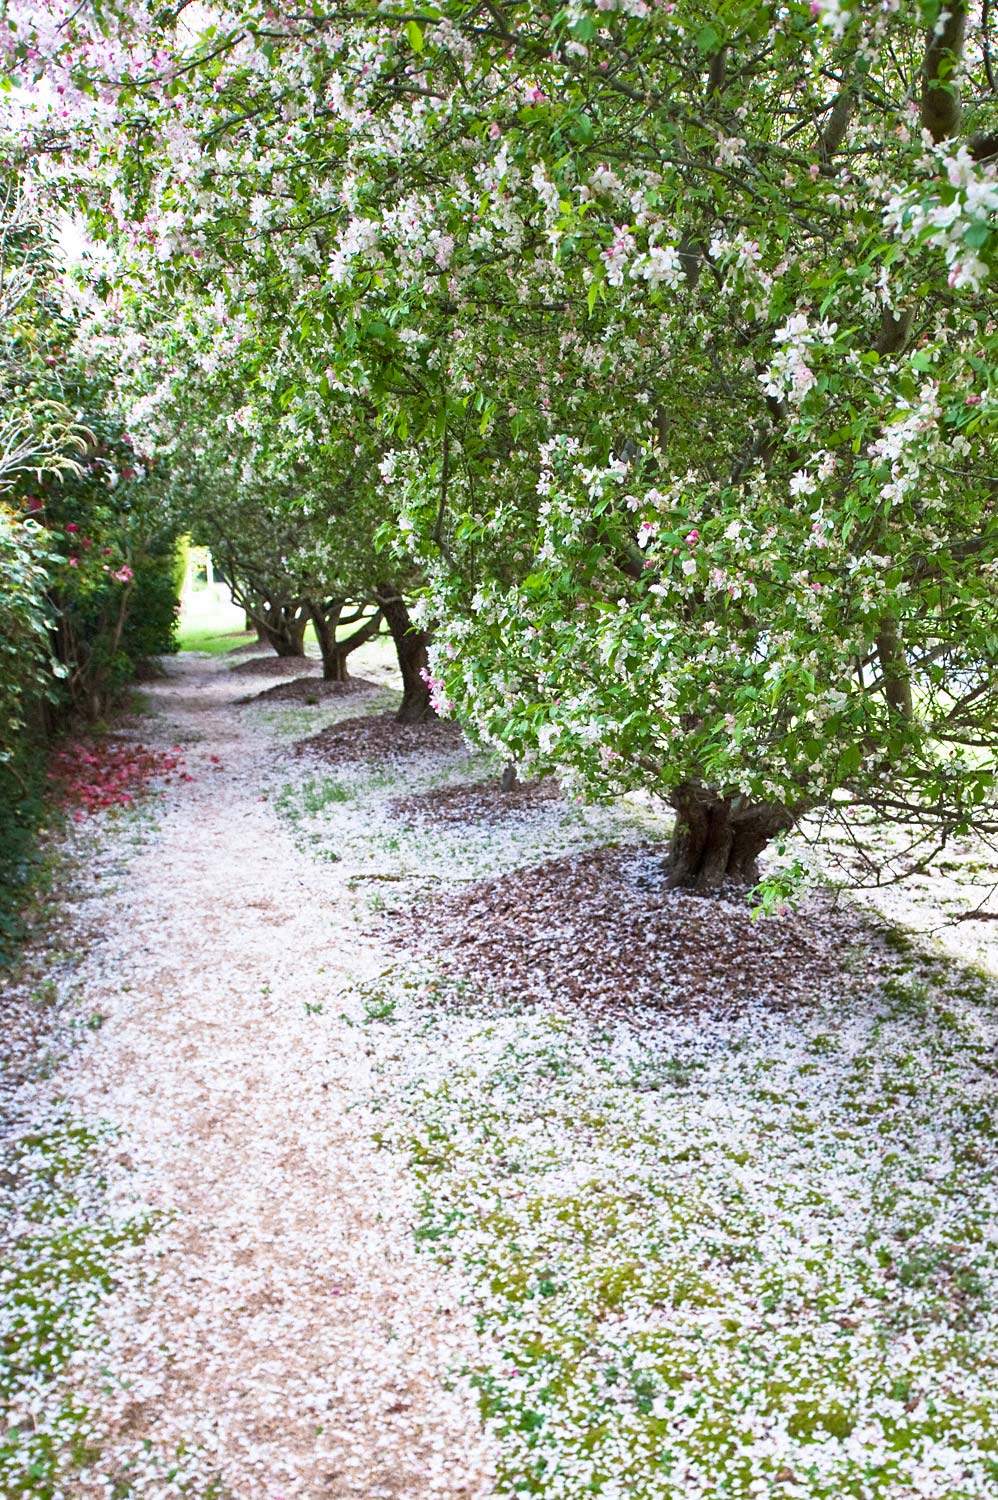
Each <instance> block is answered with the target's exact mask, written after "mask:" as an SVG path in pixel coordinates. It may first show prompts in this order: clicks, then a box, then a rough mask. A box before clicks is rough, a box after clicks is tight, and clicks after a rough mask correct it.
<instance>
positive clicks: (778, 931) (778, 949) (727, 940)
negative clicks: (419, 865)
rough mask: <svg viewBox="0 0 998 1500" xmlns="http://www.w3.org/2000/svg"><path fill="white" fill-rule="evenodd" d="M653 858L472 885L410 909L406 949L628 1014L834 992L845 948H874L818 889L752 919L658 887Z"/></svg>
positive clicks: (538, 998)
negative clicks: (785, 910)
mask: <svg viewBox="0 0 998 1500" xmlns="http://www.w3.org/2000/svg"><path fill="white" fill-rule="evenodd" d="M664 853H665V850H664V846H663V845H661V844H642V845H630V846H624V847H620V848H603V849H599V850H597V851H595V852H594V853H583V854H573V855H569V856H568V857H566V858H562V859H554V860H550V861H548V862H547V863H545V864H542V865H536V866H533V867H531V868H528V869H525V870H516V871H514V872H512V873H511V874H507V875H502V876H500V877H498V878H496V879H492V880H482V881H478V882H476V883H475V884H474V885H472V886H470V887H468V888H467V889H466V890H464V891H462V892H461V893H459V894H456V895H452V896H445V897H439V898H437V899H435V900H434V901H433V902H432V903H426V904H424V905H422V906H421V907H420V908H419V909H418V911H416V912H415V913H414V914H413V916H412V917H411V918H410V919H409V920H410V921H411V922H412V924H413V928H414V933H415V945H416V949H417V952H418V953H419V954H420V955H421V956H424V957H434V958H438V959H442V960H443V962H444V964H445V967H447V968H449V969H451V970H452V971H454V972H460V973H463V974H467V975H472V974H473V975H474V976H475V979H476V982H477V983H478V984H479V985H481V986H482V987H484V988H490V989H491V990H492V991H493V992H495V993H498V994H502V995H506V996H509V997H510V998H514V999H520V1000H524V1001H527V1002H528V1003H538V1002H553V1003H555V1004H557V1005H564V1006H566V1007H571V1008H573V1009H575V1008H577V1007H581V1006H584V1007H585V1010H586V1012H587V1013H590V1014H591V1013H592V1012H593V1011H595V1012H597V1013H606V1012H609V1013H611V1014H612V1013H614V1012H618V1013H623V1014H626V1015H628V1016H629V1017H630V1018H631V1019H633V1018H634V1015H635V1012H636V1011H638V1010H640V1009H641V1008H647V1009H650V1010H652V1011H657V1012H661V1011H668V1012H685V1013H698V1012H702V1011H704V1010H707V1009H709V1010H711V1011H714V1012H717V1011H721V1012H724V1013H727V1014H732V1013H737V1012H739V1011H740V1010H743V1009H744V1008H746V1007H747V1006H748V1005H750V1004H753V1003H759V1002H762V1003H764V1004H766V1005H769V1006H772V1007H774V1008H777V1009H791V1008H793V1007H795V1006H797V1005H799V1004H807V1003H809V1002H811V1001H814V1000H816V999H818V998H820V997H821V996H823V995H828V994H830V993H833V992H834V993H836V994H838V995H842V993H843V980H844V976H843V967H842V964H843V957H844V955H845V954H846V953H847V950H849V949H850V948H854V949H855V948H857V947H862V948H871V947H875V946H879V945H880V939H879V938H878V935H877V933H876V932H875V930H873V929H872V928H871V927H870V925H869V924H868V923H867V922H865V921H864V919H863V918H862V917H861V916H859V915H858V914H856V913H855V912H853V911H851V910H849V909H847V908H840V907H837V906H835V904H834V901H833V899H832V897H831V896H830V895H828V894H826V893H823V892H822V893H816V894H814V895H812V896H811V897H809V899H808V901H807V902H806V904H805V905H804V906H803V907H802V908H801V910H800V911H799V912H796V913H789V914H788V915H786V916H782V917H771V918H767V919H754V918H753V917H752V914H751V908H750V903H749V901H748V900H747V899H746V894H745V893H744V892H742V891H735V890H729V891H726V892H722V893H721V894H719V895H715V896H709V897H705V896H698V895H694V894H692V893H689V892H685V891H673V890H669V889H667V887H666V883H665V877H664V873H663V857H664ZM402 920H404V917H403V915H402V914H400V913H397V912H396V913H393V917H392V921H393V923H398V922H399V921H402ZM847 982H848V977H847Z"/></svg>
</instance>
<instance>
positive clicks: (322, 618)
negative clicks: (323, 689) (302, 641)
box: [308, 599, 350, 682]
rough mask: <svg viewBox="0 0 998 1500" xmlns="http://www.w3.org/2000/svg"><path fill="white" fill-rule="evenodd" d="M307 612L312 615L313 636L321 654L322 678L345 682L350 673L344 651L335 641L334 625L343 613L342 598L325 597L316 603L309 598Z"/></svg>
mask: <svg viewBox="0 0 998 1500" xmlns="http://www.w3.org/2000/svg"><path fill="white" fill-rule="evenodd" d="M308 612H309V614H310V615H311V616H312V624H313V625H314V626H315V638H316V640H317V641H318V642H319V651H320V652H321V654H322V676H323V678H324V680H325V681H326V682H346V680H347V678H348V677H349V675H350V674H349V672H348V671H347V658H346V652H345V651H341V650H340V649H339V648H338V646H337V643H336V627H337V625H338V624H339V621H340V615H341V614H342V613H343V600H342V599H326V600H323V601H322V603H317V602H316V601H315V600H314V599H310V600H309V603H308Z"/></svg>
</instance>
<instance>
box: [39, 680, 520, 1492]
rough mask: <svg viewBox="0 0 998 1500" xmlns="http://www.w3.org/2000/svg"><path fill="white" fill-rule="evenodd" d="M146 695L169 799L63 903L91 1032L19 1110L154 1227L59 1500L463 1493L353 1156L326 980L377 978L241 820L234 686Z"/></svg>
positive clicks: (432, 1352)
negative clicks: (87, 1458)
mask: <svg viewBox="0 0 998 1500" xmlns="http://www.w3.org/2000/svg"><path fill="white" fill-rule="evenodd" d="M168 672H169V675H168V677H167V679H166V680H165V681H163V682H160V683H157V684H155V685H154V686H153V687H152V689H151V690H150V691H151V694H152V697H153V702H154V705H155V711H156V715H155V717H153V718H150V719H144V720H142V722H141V723H140V724H139V725H138V726H137V733H138V734H139V735H140V736H141V738H142V740H143V741H144V742H145V743H158V742H159V741H161V740H162V741H163V742H166V743H173V742H175V741H176V742H179V743H181V744H184V745H185V747H186V750H185V754H186V760H185V766H186V769H187V770H188V771H189V772H190V773H191V775H192V776H193V780H192V781H191V782H189V783H187V784H185V785H183V786H182V787H176V788H174V789H172V790H171V791H170V792H169V793H168V794H167V796H166V798H165V801H164V803H163V806H162V808H161V810H160V812H159V813H158V814H157V829H156V832H155V833H154V834H153V835H152V837H151V839H150V840H149V842H148V843H147V845H146V847H144V848H142V849H140V850H139V851H138V852H137V853H132V854H131V855H130V857H129V858H128V859H127V860H126V863H125V866H124V868H123V871H122V878H121V879H120V881H119V882H118V884H117V887H116V888H111V887H109V885H108V883H107V882H106V881H102V882H101V883H100V884H99V885H97V886H95V894H94V895H92V896H91V897H89V898H88V899H86V900H84V901H83V902H82V903H80V905H79V908H78V911H77V915H76V920H77V921H78V922H79V924H80V931H81V932H83V931H89V932H91V933H94V932H96V933H97V938H96V941H95V942H93V945H92V946H91V948H90V950H89V952H88V953H87V955H86V957H85V958H84V960H83V963H82V965H81V966H79V967H77V969H76V971H75V973H74V975H73V986H74V990H75V991H76V992H77V997H78V998H79V999H81V1000H82V1003H83V1004H84V1006H85V1007H86V1009H87V1010H88V1011H90V1012H94V1013H98V1014H99V1015H100V1016H102V1017H103V1023H102V1024H101V1026H100V1029H99V1031H97V1032H96V1034H95V1036H94V1038H93V1040H92V1041H88V1042H87V1044H86V1045H85V1046H84V1047H82V1048H81V1049H79V1050H78V1051H76V1052H75V1053H73V1054H72V1055H71V1057H70V1059H69V1060H68V1062H67V1063H66V1064H65V1065H64V1067H63V1068H61V1069H60V1071H59V1073H58V1076H57V1078H56V1079H55V1080H52V1081H49V1082H46V1083H42V1084H38V1085H35V1086H34V1087H35V1090H36V1095H37V1098H36V1103H37V1105H38V1108H39V1110H43V1109H44V1108H46V1107H48V1108H51V1101H52V1098H53V1091H54V1090H57V1092H58V1095H59V1096H60V1098H61V1099H62V1100H64V1101H66V1103H67V1104H68V1107H69V1108H70V1110H71V1111H72V1112H73V1113H74V1115H76V1116H78V1117H81V1118H93V1119H97V1118H99V1119H101V1120H106V1121H110V1122H112V1124H113V1125H115V1126H117V1127H119V1128H120V1131H121V1135H120V1139H119V1141H118V1143H117V1148H116V1154H115V1158H114V1162H113V1164H112V1169H111V1172H110V1176H109V1179H108V1187H107V1190H108V1193H109V1195H110V1198H111V1200H112V1201H117V1202H118V1203H119V1204H120V1203H122V1202H125V1203H133V1204H134V1205H136V1206H137V1207H138V1206H140V1207H141V1208H142V1209H143V1210H144V1211H148V1210H152V1211H153V1212H156V1211H159V1210H162V1211H164V1212H165V1214H166V1215H167V1216H168V1218H167V1219H166V1220H164V1226H163V1228H162V1229H160V1230H159V1231H157V1232H156V1233H155V1234H154V1235H153V1236H152V1237H151V1238H149V1239H146V1240H145V1241H143V1243H142V1244H141V1245H139V1246H137V1247H136V1248H135V1249H134V1251H133V1252H132V1254H131V1256H130V1257H123V1258H122V1261H121V1264H119V1265H117V1266H116V1267H115V1281H116V1286H115V1289H114V1291H113V1293H112V1294H111V1295H110V1296H109V1297H108V1298H107V1301H106V1305H105V1307H104V1309H103V1311H102V1313H101V1316H100V1319H99V1323H98V1330H97V1334H96V1336H89V1337H88V1339H87V1341H86V1342H85V1345H84V1348H83V1350H82V1352H81V1353H80V1354H79V1356H78V1363H77V1366H76V1368H75V1370H74V1377H73V1388H74V1389H75V1391H76V1393H77V1395H78V1396H79V1397H80V1398H81V1399H82V1400H83V1401H85V1402H87V1403H88V1404H89V1405H90V1406H91V1408H92V1411H93V1414H94V1415H93V1425H94V1427H95V1429H96V1431H97V1432H98V1433H100V1434H101V1435H102V1444H101V1446H102V1448H103V1455H102V1457H101V1458H100V1459H99V1460H95V1462H94V1463H93V1465H92V1467H91V1468H90V1469H89V1470H88V1469H86V1468H84V1469H83V1470H82V1471H81V1473H80V1476H79V1479H78V1480H75V1479H74V1481H73V1487H72V1488H70V1489H67V1490H66V1491H65V1494H66V1496H67V1500H77V1497H83V1496H87V1497H89V1496H97V1495H101V1496H104V1495H110V1494H112V1493H113V1494H115V1495H117V1494H119V1493H128V1494H129V1495H132V1494H134V1495H136V1496H138V1497H140V1500H154V1497H158V1496H164V1497H165V1496H168V1495H174V1494H180V1493H183V1494H188V1495H195V1496H197V1497H198V1500H200V1497H201V1496H202V1495H204V1496H206V1497H207V1496H214V1495H218V1496H224V1497H225V1500H339V1497H347V1496H351V1497H352V1496H364V1497H365V1500H378V1497H399V1500H402V1497H405V1500H410V1497H411V1500H423V1497H427V1500H430V1497H447V1500H472V1497H481V1496H486V1495H488V1494H490V1493H491V1483H490V1477H489V1476H490V1470H491V1458H490V1454H489V1451H488V1448H487V1443H486V1440H485V1439H484V1437H483V1436H482V1433H481V1430H480V1425H479V1420H478V1415H477V1409H476V1403H475V1399H474V1396H473V1394H472V1393H471V1392H470V1390H468V1389H466V1388H465V1387H464V1385H463V1384H462V1383H461V1381H460V1380H458V1379H457V1378H456V1377H454V1376H452V1375H451V1374H450V1373H449V1372H450V1371H452V1370H454V1369H456V1368H457V1367H458V1366H460V1365H461V1363H462V1360H463V1358H464V1356H465V1354H466V1353H467V1352H468V1351H469V1350H470V1348H471V1346H472V1340H473V1334H472V1333H471V1330H470V1328H469V1324H468V1318H467V1315H466V1314H465V1313H463V1312H462V1311H461V1310H460V1308H459V1306H458V1288H457V1287H456V1286H455V1285H454V1284H451V1283H450V1282H448V1280H447V1279H446V1273H445V1272H441V1271H440V1270H439V1269H437V1268H435V1267H434V1266H433V1265H432V1264H431V1262H430V1261H429V1260H428V1259H427V1258H425V1257H420V1256H419V1255H418V1254H417V1252H416V1251H415V1250H414V1248H413V1243H414V1242H413V1237H412V1223H413V1215H414V1207H413V1204H412V1202H411V1189H410V1188H409V1187H408V1186H407V1185H406V1181H405V1179H404V1177H403V1174H402V1171H401V1168H400V1167H399V1166H398V1164H397V1163H396V1161H395V1160H394V1158H393V1157H392V1156H391V1155H390V1154H389V1153H388V1152H387V1151H379V1150H378V1149H377V1147H376V1145H375V1144H374V1140H373V1138H374V1135H375V1132H376V1129H377V1121H376V1120H375V1119H373V1118H371V1117H370V1115H369V1106H368V1103H367V1101H368V1099H369V1097H370V1088H369V1068H370V1051H371V1044H370V1030H369V1028H365V1026H364V1024H363V1015H362V1014H361V1013H358V1012H357V1010H356V1002H355V1001H352V1000H351V999H350V998H349V994H348V980H349V978H352V977H356V976H357V975H362V974H366V973H370V972H372V971H374V970H376V969H377V968H378V967H379V966H380V965H382V964H383V963H384V962H385V961H386V958H387V956H388V955H386V954H385V953H383V952H379V951H378V950H377V949H376V948H374V947H372V945H371V941H370V939H367V938H363V937H362V936H361V935H360V933H359V931H358V929H357V927H356V924H355V922H354V920H353V917H352V915H351V910H350V901H349V899H348V893H347V892H346V890H345V887H344V880H343V876H342V875H341V874H340V873H339V872H338V871H337V870H336V867H335V866H333V865H322V864H320V863H314V862H312V861H311V860H310V859H309V858H308V856H307V855H306V854H304V853H302V852H300V851H299V850H298V849H296V847H295V845H294V842H293V840H292V838H291V837H290V835H289V833H288V832H287V830H286V827H285V826H284V825H282V823H281V822H280V821H279V820H278V818H277V815H276V814H275V812H274V811H273V809H272V806H271V803H270V801H269V800H265V799H264V797H263V796H262V795H261V788H266V787H268V786H270V787H271V788H273V786H274V783H275V773H274V772H273V770H272V769H271V764H272V761H273V759H274V755H273V748H274V742H273V738H272V732H271V731H269V730H268V728H267V725H266V722H265V721H263V720H261V717H260V716H258V715H257V714H255V713H254V712H253V711H252V710H249V711H248V710H239V709H237V708H234V707H233V702H234V700H235V699H236V698H237V697H239V696H241V695H242V694H244V693H245V678H240V676H239V674H233V673H232V672H231V671H230V670H229V669H228V667H227V665H226V664H225V662H224V660H223V661H221V662H219V661H208V660H204V659H201V658H197V657H187V658H183V657H182V658H179V659H177V660H176V661H173V662H171V663H170V664H169V667H168ZM282 755H283V751H282ZM213 757H217V758H218V760H220V762H221V764H216V763H215V761H214V760H213ZM280 774H281V771H280V770H279V771H278V776H280ZM92 1351H96V1352H92ZM108 1371H110V1372H111V1374H110V1376H109V1375H108V1374H107V1372H108ZM178 1455H180V1461H179V1467H178V1463H177V1460H178ZM171 1466H173V1467H178V1472H179V1477H178V1476H177V1475H174V1476H173V1477H172V1478H171V1477H170V1469H171ZM123 1477H124V1478H127V1482H128V1484H129V1485H130V1486H131V1487H130V1488H128V1489H127V1491H125V1490H121V1489H113V1488H112V1482H113V1481H115V1480H118V1481H119V1482H120V1481H121V1479H122V1478H123ZM213 1486H215V1487H214V1488H213Z"/></svg>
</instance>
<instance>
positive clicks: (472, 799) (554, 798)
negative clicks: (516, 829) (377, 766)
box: [388, 776, 562, 824]
mask: <svg viewBox="0 0 998 1500" xmlns="http://www.w3.org/2000/svg"><path fill="white" fill-rule="evenodd" d="M561 800H562V796H561V788H560V787H559V786H558V783H557V781H556V780H555V779H554V777H553V776H545V777H543V778H541V779H540V780H537V781H518V782H517V783H516V784H515V785H514V786H512V787H510V788H509V790H508V791H504V790H503V786H502V781H501V779H500V778H499V777H498V776H497V777H495V779H494V780H490V781H463V782H461V783H460V784H459V785H457V786H438V787H433V788H432V790H430V791H428V792H419V793H417V794H416V795H414V796H411V797H393V798H392V800H391V802H389V804H388V808H389V811H390V812H391V813H392V814H393V815H394V816H395V817H397V818H401V819H403V820H404V821H405V822H411V823H424V824H434V823H487V824H493V823H507V822H514V823H515V822H517V821H522V820H523V819H526V818H530V817H532V816H533V815H534V814H535V813H536V812H537V810H538V809H539V808H542V807H544V806H547V805H549V804H550V803H552V802H559V801H561Z"/></svg>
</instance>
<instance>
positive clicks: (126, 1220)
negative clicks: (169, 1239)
mask: <svg viewBox="0 0 998 1500" xmlns="http://www.w3.org/2000/svg"><path fill="white" fill-rule="evenodd" d="M116 1140H117V1133H116V1132H115V1131H114V1130H113V1129H111V1128H110V1127H108V1126H105V1125H100V1124H97V1125H94V1124H83V1123H81V1122H80V1121H77V1120H74V1119H73V1118H71V1117H69V1116H67V1117H65V1118H63V1119H56V1120H53V1121H52V1122H51V1123H50V1125H49V1126H48V1128H47V1129H44V1130H42V1131H36V1132H35V1133H33V1134H30V1135H27V1136H23V1137H21V1139H20V1140H18V1141H15V1142H14V1143H13V1144H12V1145H8V1147H7V1148H6V1150H5V1152H4V1157H3V1167H4V1170H3V1174H2V1178H3V1182H4V1183H5V1184H8V1185H13V1186H12V1190H11V1187H10V1186H8V1189H7V1192H6V1193H5V1196H9V1197H10V1198H11V1199H16V1203H17V1208H18V1210H19V1214H20V1219H21V1225H22V1228H21V1230H20V1232H19V1234H18V1236H17V1238H16V1239H15V1240H14V1241H13V1243H10V1244H8V1245H7V1246H6V1247H5V1254H4V1259H3V1270H2V1272H0V1284H2V1288H3V1297H2V1305H3V1312H2V1315H0V1329H2V1340H0V1348H2V1355H0V1407H2V1408H3V1409H4V1410H5V1412H6V1413H7V1421H6V1423H5V1424H4V1430H3V1433H2V1434H0V1492H2V1493H3V1495H4V1496H5V1497H7V1496H9V1497H10V1500H15V1497H22V1496H23V1497H25V1500H27V1497H30V1500H54V1497H56V1496H59V1495H61V1494H63V1493H64V1492H65V1486H66V1485H67V1483H72V1482H73V1478H72V1476H73V1474H74V1473H75V1472H76V1471H78V1470H79V1469H82V1468H89V1467H91V1465H93V1464H94V1463H95V1462H96V1461H98V1460H99V1459H100V1456H101V1443H100V1437H99V1434H98V1433H96V1432H95V1430H94V1428H93V1425H92V1422H91V1419H90V1415H89V1413H88V1411H87V1410H86V1407H85V1406H84V1405H82V1404H81V1403H80V1402H79V1401H78V1400H77V1398H76V1396H75V1394H74V1391H73V1387H74V1384H75V1381H74V1379H73V1377H72V1374H71V1370H72V1358H73V1355H74V1353H76V1352H77V1350H79V1349H80V1347H81V1346H82V1345H83V1344H85V1343H88V1342H89V1341H90V1339H91V1338H92V1336H93V1330H94V1326H95V1323H96V1320H97V1317H98V1313H99V1310H100V1308H101V1305H102V1304H103V1303H104V1302H105V1301H106V1300H107V1298H108V1297H109V1296H111V1294H112V1293H113V1291H114V1286H115V1273H114V1271H113V1270H112V1267H113V1266H114V1265H115V1262H116V1261H117V1260H119V1259H120V1256H121V1254H122V1252H124V1253H125V1254H126V1255H127V1254H128V1253H129V1251H130V1250H131V1249H133V1248H134V1247H135V1246H138V1245H140V1244H141V1243H142V1242H143V1240H144V1239H146V1238H147V1236H148V1235H149V1234H150V1233H151V1232H152V1230H153V1229H154V1228H155V1221H154V1219H153V1217H152V1216H150V1215H141V1214H140V1215H134V1216H133V1215H125V1216H124V1217H120V1218H117V1219H116V1218H114V1217H112V1216H111V1215H110V1214H108V1212H107V1211H106V1209H105V1207H104V1205H103V1203H102V1201H101V1195H100V1188H101V1187H102V1186H103V1182H102V1171H103V1163H104V1161H105V1159H106V1157H107V1154H108V1152H109V1150H110V1149H111V1148H112V1147H113V1145H114V1143H115V1141H116ZM94 1184H96V1185H97V1192H96V1193H95V1192H94ZM10 1206H11V1207H13V1203H12V1204H11V1205H10Z"/></svg>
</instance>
